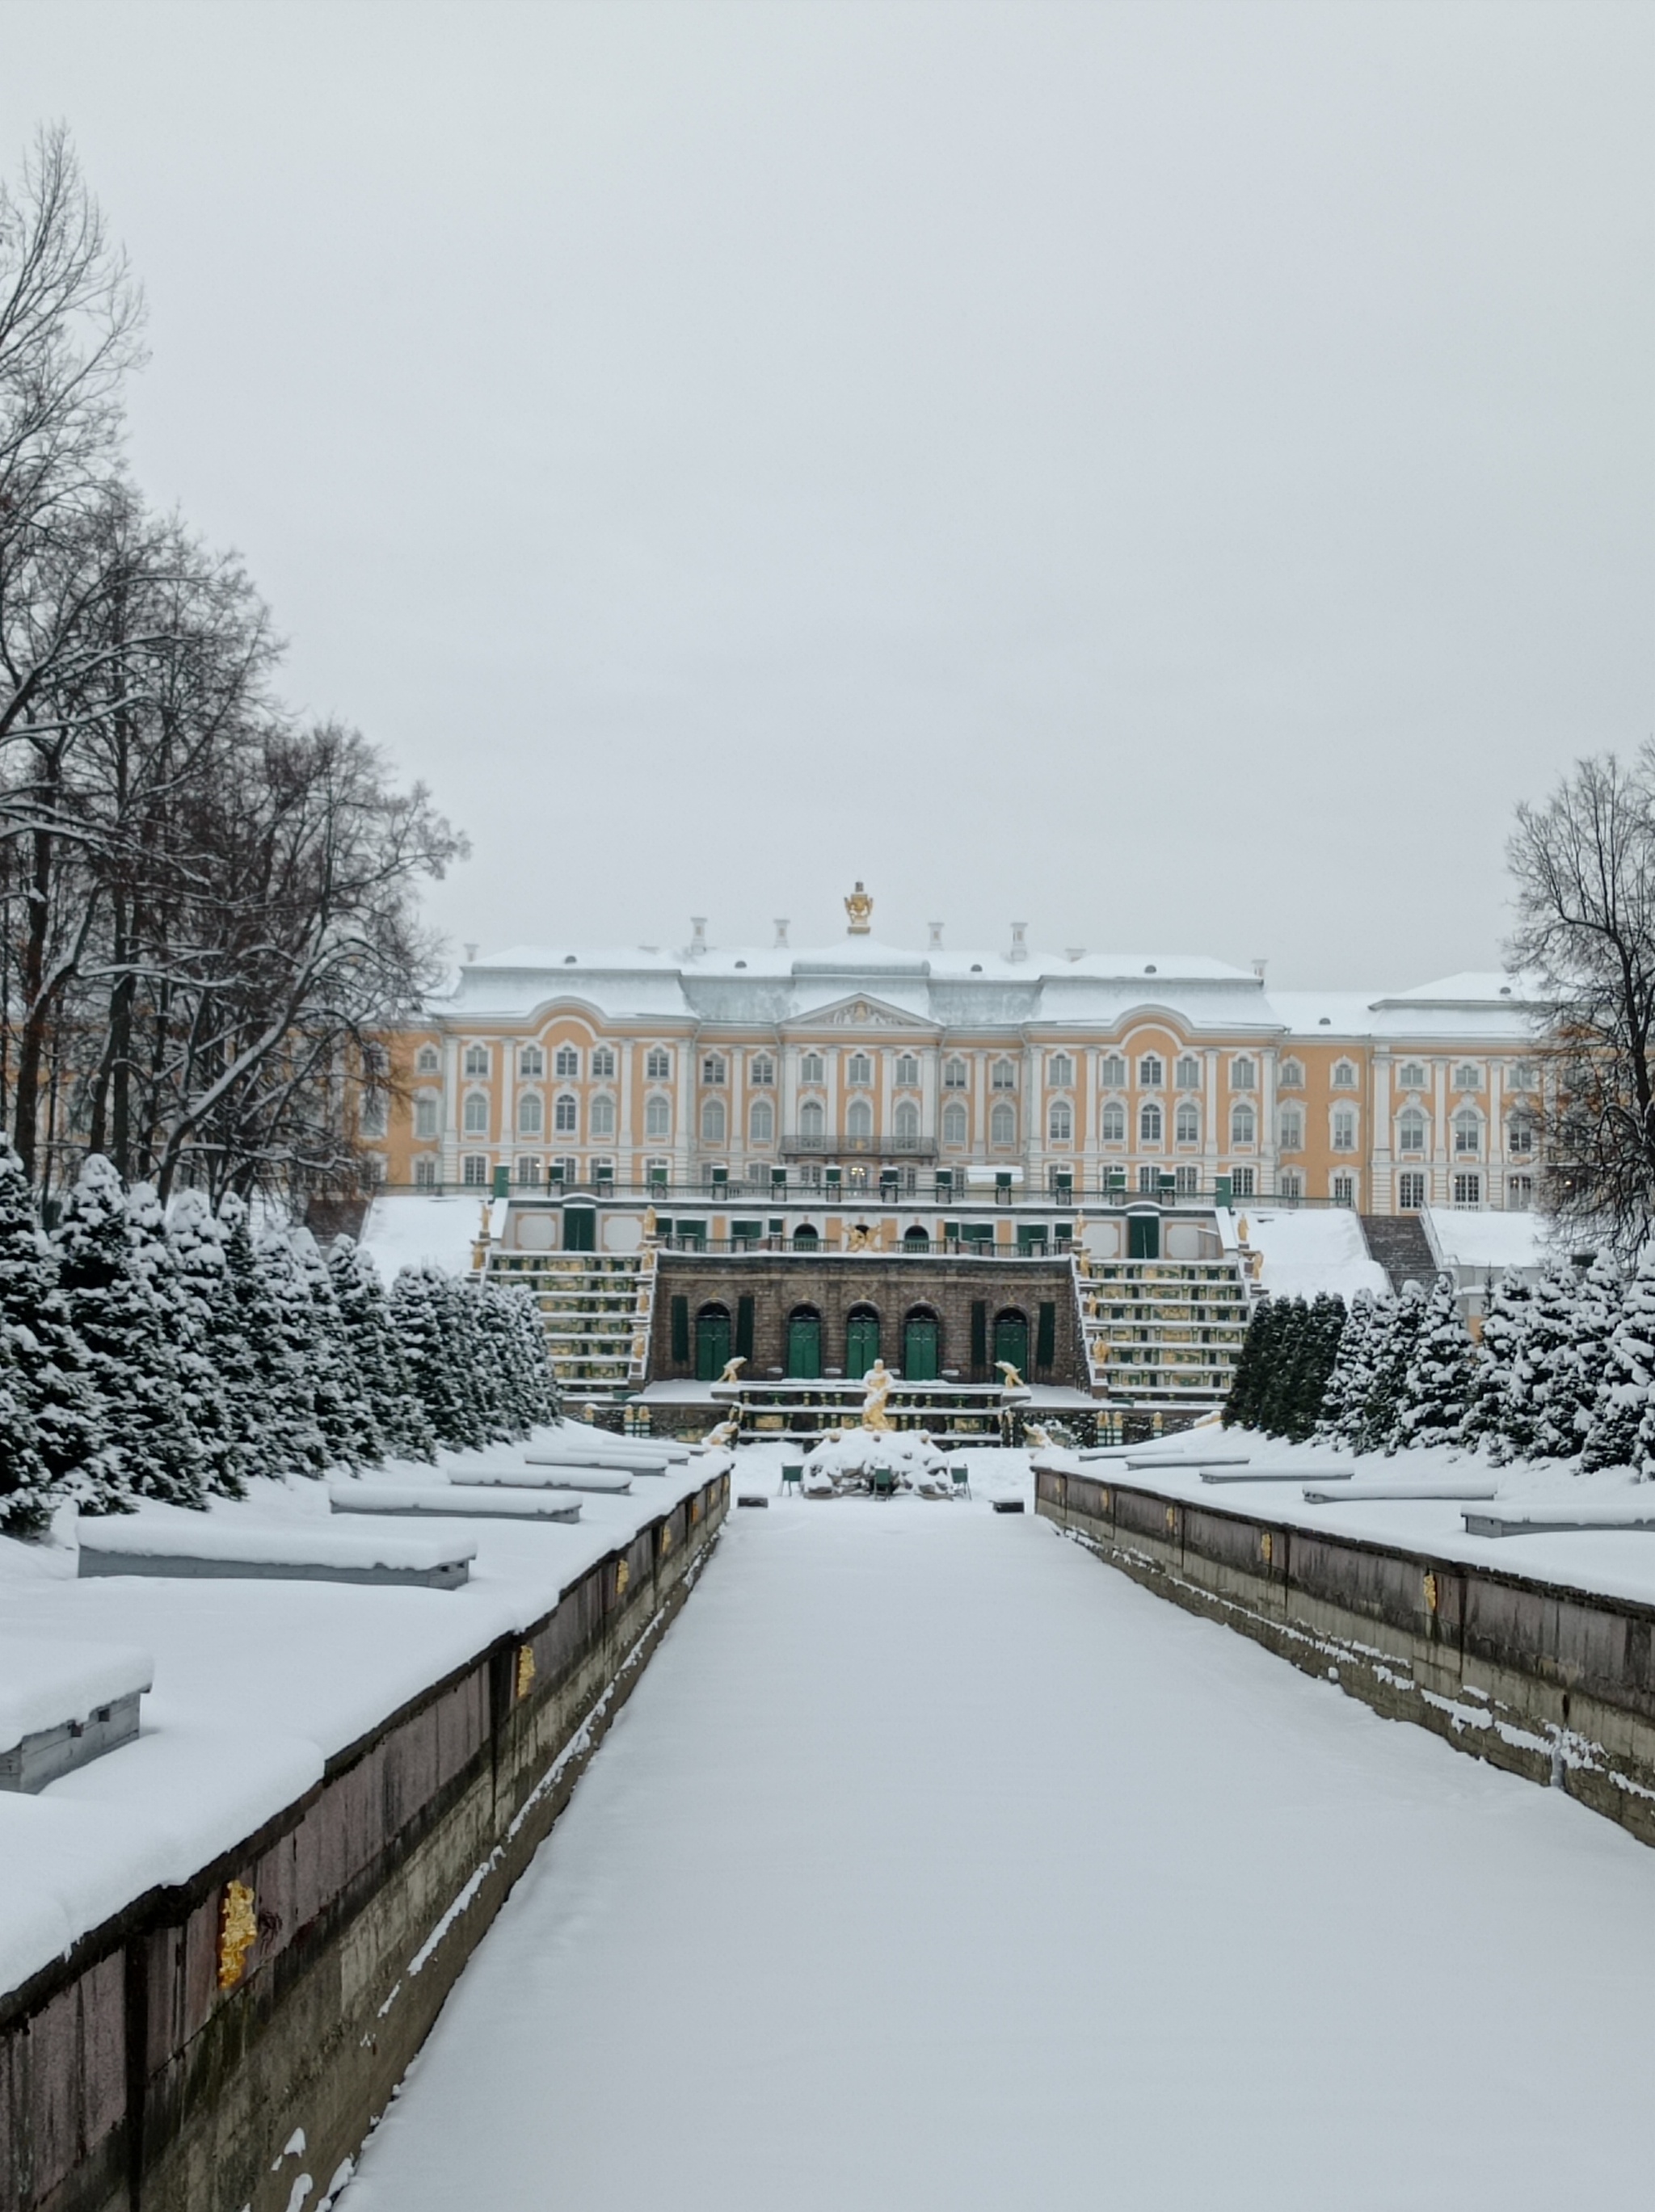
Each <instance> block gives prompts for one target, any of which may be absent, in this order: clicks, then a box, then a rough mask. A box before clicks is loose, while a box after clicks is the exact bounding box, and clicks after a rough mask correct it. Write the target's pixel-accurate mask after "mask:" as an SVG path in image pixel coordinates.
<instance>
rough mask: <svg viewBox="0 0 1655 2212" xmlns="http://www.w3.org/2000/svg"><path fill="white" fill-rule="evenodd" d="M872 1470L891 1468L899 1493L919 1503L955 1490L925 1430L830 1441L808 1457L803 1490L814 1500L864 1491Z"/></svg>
mask: <svg viewBox="0 0 1655 2212" xmlns="http://www.w3.org/2000/svg"><path fill="white" fill-rule="evenodd" d="M876 1467H877V1468H890V1470H891V1474H893V1475H894V1476H895V1477H896V1479H897V1489H898V1490H912V1491H916V1492H918V1493H919V1495H920V1496H921V1497H922V1498H946V1497H947V1496H948V1495H949V1494H950V1493H951V1492H952V1489H953V1481H952V1477H951V1476H950V1474H949V1472H948V1462H947V1458H946V1455H945V1454H943V1453H942V1452H940V1451H939V1450H938V1449H937V1447H936V1445H935V1444H934V1443H932V1441H931V1439H930V1437H928V1435H927V1434H926V1433H925V1431H924V1430H923V1429H914V1430H910V1431H904V1432H903V1433H902V1434H900V1435H899V1434H898V1433H897V1431H895V1430H893V1429H850V1430H848V1431H846V1432H845V1434H844V1435H843V1436H842V1437H829V1438H828V1439H827V1441H826V1442H825V1443H819V1444H818V1445H817V1447H816V1449H815V1450H814V1451H813V1452H812V1453H810V1454H809V1455H808V1456H807V1457H806V1461H805V1482H804V1486H805V1489H806V1492H807V1494H808V1495H809V1496H811V1497H812V1498H830V1497H832V1496H833V1495H835V1493H837V1492H844V1491H848V1490H863V1489H866V1488H867V1486H868V1483H869V1482H870V1480H872V1477H873V1469H874V1468H876Z"/></svg>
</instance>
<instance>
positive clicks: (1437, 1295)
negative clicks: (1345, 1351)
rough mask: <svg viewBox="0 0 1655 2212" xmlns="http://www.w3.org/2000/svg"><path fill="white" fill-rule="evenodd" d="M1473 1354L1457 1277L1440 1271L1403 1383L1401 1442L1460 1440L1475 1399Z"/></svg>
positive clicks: (1431, 1292) (1410, 1443)
mask: <svg viewBox="0 0 1655 2212" xmlns="http://www.w3.org/2000/svg"><path fill="white" fill-rule="evenodd" d="M1471 1355H1472V1344H1471V1336H1470V1332H1469V1330H1468V1329H1467V1328H1466V1326H1465V1324H1464V1322H1463V1321H1462V1320H1461V1319H1460V1314H1459V1300H1458V1298H1457V1296H1456V1294H1455V1290H1454V1281H1453V1278H1452V1277H1451V1275H1439V1276H1438V1278H1437V1279H1436V1281H1435V1283H1434V1284H1433V1285H1432V1288H1431V1291H1430V1292H1429V1294H1428V1295H1427V1298H1426V1301H1425V1311H1424V1313H1423V1314H1422V1315H1421V1320H1420V1326H1419V1332H1418V1334H1417V1335H1416V1336H1415V1340H1414V1346H1413V1350H1412V1352H1411V1353H1410V1355H1409V1363H1408V1372H1407V1374H1406V1376H1404V1378H1403V1382H1402V1396H1403V1401H1404V1402H1403V1406H1402V1418H1401V1420H1400V1423H1399V1425H1398V1441H1399V1442H1401V1443H1404V1444H1408V1445H1412V1446H1419V1445H1423V1444H1445V1443H1456V1442H1457V1440H1458V1438H1459V1435H1460V1431H1461V1429H1462V1427H1463V1425H1464V1421H1465V1413H1466V1408H1467V1407H1468V1406H1469V1403H1470V1397H1471V1383H1472V1374H1473V1365H1472V1356H1471Z"/></svg>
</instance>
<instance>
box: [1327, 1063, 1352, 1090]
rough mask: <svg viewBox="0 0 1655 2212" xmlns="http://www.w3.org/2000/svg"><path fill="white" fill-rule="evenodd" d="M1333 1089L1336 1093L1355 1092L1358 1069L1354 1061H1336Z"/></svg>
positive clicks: (1334, 1064)
mask: <svg viewBox="0 0 1655 2212" xmlns="http://www.w3.org/2000/svg"><path fill="white" fill-rule="evenodd" d="M1333 1087H1334V1089H1335V1090H1336V1091H1354V1089H1355V1088H1356V1068H1355V1065H1354V1062H1353V1061H1351V1060H1335V1061H1334V1063H1333Z"/></svg>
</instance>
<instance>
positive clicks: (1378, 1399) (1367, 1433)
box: [1354, 1283, 1426, 1452]
mask: <svg viewBox="0 0 1655 2212" xmlns="http://www.w3.org/2000/svg"><path fill="white" fill-rule="evenodd" d="M1425 1305H1426V1293H1425V1285H1424V1284H1423V1283H1409V1284H1407V1285H1404V1287H1403V1290H1402V1296H1401V1297H1397V1298H1387V1299H1386V1300H1385V1301H1384V1304H1382V1305H1381V1306H1380V1307H1379V1309H1378V1316H1377V1319H1376V1321H1375V1324H1374V1329H1373V1337H1372V1355H1371V1356H1372V1373H1371V1375H1370V1377H1369V1381H1368V1387H1367V1395H1366V1399H1365V1400H1364V1402H1363V1406H1362V1412H1361V1417H1360V1419H1359V1421H1358V1423H1357V1426H1356V1436H1355V1439H1354V1441H1355V1445H1356V1449H1357V1450H1358V1451H1362V1452H1376V1451H1383V1452H1394V1451H1395V1450H1396V1449H1397V1446H1398V1445H1399V1444H1400V1443H1401V1441H1402V1412H1403V1408H1404V1407H1406V1405H1407V1403H1408V1370H1409V1365H1410V1364H1411V1362H1412V1360H1413V1357H1414V1346H1415V1340H1416V1339H1417V1338H1418V1336H1419V1333H1420V1328H1421V1323H1422V1322H1423V1321H1424V1318H1425Z"/></svg>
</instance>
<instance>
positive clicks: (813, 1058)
mask: <svg viewBox="0 0 1655 2212" xmlns="http://www.w3.org/2000/svg"><path fill="white" fill-rule="evenodd" d="M799 1080H800V1082H801V1083H819V1082H821V1080H822V1055H821V1054H820V1053H819V1052H807V1053H806V1054H805V1055H804V1057H803V1058H802V1059H801V1060H800V1062H799Z"/></svg>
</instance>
